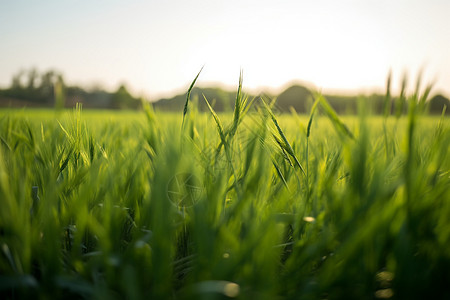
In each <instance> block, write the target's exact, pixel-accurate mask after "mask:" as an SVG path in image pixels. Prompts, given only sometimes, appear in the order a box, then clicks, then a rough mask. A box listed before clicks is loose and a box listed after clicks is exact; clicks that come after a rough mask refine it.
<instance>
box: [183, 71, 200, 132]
mask: <svg viewBox="0 0 450 300" xmlns="http://www.w3.org/2000/svg"><path fill="white" fill-rule="evenodd" d="M202 70H203V67H201V69H200V71H199V72H198V74H197V76H195V78H194V80H193V81H192V83H191V85H190V86H189V89H188V92H187V95H186V102H185V103H184V108H183V120H182V121H181V128H182V129H184V119H185V117H186V114H187V111H188V105H189V102H190V99H191V91H192V89H193V88H194V85H195V82H196V81H197V78H198V77H199V76H200V73H201V72H202Z"/></svg>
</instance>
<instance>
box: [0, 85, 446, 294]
mask: <svg viewBox="0 0 450 300" xmlns="http://www.w3.org/2000/svg"><path fill="white" fill-rule="evenodd" d="M426 95H427V93H426V92H425V93H424V95H422V94H420V93H416V94H414V95H411V96H408V97H405V96H402V97H403V98H402V97H400V99H396V101H404V104H405V105H406V106H407V107H408V109H407V110H408V113H407V114H406V115H401V114H395V112H394V113H392V114H391V113H390V112H387V113H386V114H385V115H384V116H372V115H370V111H369V109H366V108H365V105H364V101H361V105H360V109H359V110H360V112H359V115H357V116H338V115H337V114H336V113H334V111H333V109H332V108H331V107H330V106H329V105H328V103H327V101H326V99H324V98H323V97H321V96H320V95H317V96H316V99H315V102H314V105H313V106H312V107H311V108H310V114H309V115H302V116H300V115H297V114H295V113H294V112H293V113H292V114H289V115H279V114H277V113H276V112H274V110H273V106H272V105H273V102H272V100H271V99H264V100H261V99H257V100H255V101H253V102H252V99H247V98H245V97H244V96H243V95H242V93H241V90H240V87H239V89H238V92H237V97H236V105H235V110H234V113H230V114H219V115H218V114H216V113H215V112H214V110H213V108H210V113H199V112H198V111H197V110H196V109H195V106H194V105H193V103H191V102H188V101H187V102H186V104H187V105H186V110H185V111H184V112H183V113H181V112H180V113H179V114H174V113H161V112H155V111H153V109H152V108H151V106H148V105H147V106H145V109H144V110H143V111H141V112H106V111H83V110H82V108H81V107H78V108H77V109H75V110H73V111H59V112H58V111H52V110H2V111H0V138H1V141H0V297H1V298H2V299H25V298H27V299H28V298H42V299H58V298H64V299H80V298H88V299H143V298H145V299H228V298H237V299H449V298H450V287H449V283H450V156H449V149H450V130H449V126H450V122H449V119H448V117H445V116H444V115H443V116H442V117H440V116H428V115H427V114H426V105H425V98H426ZM187 98H188V99H189V92H188V97H187ZM207 100H208V101H209V100H211V99H207ZM199 101H206V100H205V99H199Z"/></svg>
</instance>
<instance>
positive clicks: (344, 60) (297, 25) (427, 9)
mask: <svg viewBox="0 0 450 300" xmlns="http://www.w3.org/2000/svg"><path fill="white" fill-rule="evenodd" d="M449 11H450V2H449V1H445V0H427V1H425V0H409V1H406V0H398V1H387V0H381V1H380V0H378V1H371V0H364V1H356V0H354V1H349V0H344V1H333V0H319V1H285V0H280V1H276V2H275V1H265V0H259V1H250V0H238V1H237V0H236V1H235V0H231V1H217V0H210V1H199V0H194V1H181V0H172V1H139V0H131V1H126V2H125V1H103V0H100V1H85V0H77V1H75V0H69V1H55V0H49V1H39V2H37V1H25V0H18V1H1V2H0V66H1V68H0V89H2V93H1V95H0V97H2V98H1V100H0V101H1V102H2V105H3V106H8V105H9V106H14V105H20V103H22V104H23V103H25V104H26V105H28V106H34V105H37V106H40V105H42V104H43V103H44V104H45V103H47V104H48V105H50V104H49V103H50V102H51V101H50V100H48V99H49V97H50V96H49V95H54V90H53V89H54V88H55V86H61V87H63V88H64V89H65V93H66V95H68V98H67V99H66V100H67V103H66V104H65V105H66V106H70V103H72V102H73V103H75V102H77V101H78V102H84V103H85V105H86V107H89V105H90V104H91V106H93V107H112V108H134V106H138V105H139V104H138V103H139V101H140V100H139V99H141V98H144V99H146V100H149V101H153V102H155V101H158V100H160V99H162V98H172V97H176V96H177V95H180V94H182V93H185V92H186V89H187V87H188V86H189V84H190V82H191V81H192V80H193V79H194V77H195V76H196V74H197V73H198V71H199V70H200V68H201V67H202V66H204V69H203V71H202V74H201V75H200V77H199V81H198V84H197V85H198V86H201V87H203V88H212V87H214V88H219V89H220V90H221V91H222V90H224V91H228V90H230V89H232V90H234V89H235V88H236V86H237V83H238V78H239V72H240V70H241V69H242V70H243V71H244V88H245V90H246V91H247V92H249V93H252V94H258V93H260V92H262V91H264V92H266V93H268V94H271V95H279V94H280V93H282V92H283V91H286V89H288V88H289V87H292V86H304V87H307V88H308V89H312V90H319V91H322V92H324V93H327V94H333V95H337V96H344V95H346V96H347V95H356V94H366V95H371V94H382V93H384V91H385V86H386V79H387V76H388V74H389V72H390V71H392V89H393V92H394V93H395V92H398V91H399V89H400V87H401V81H402V80H403V78H404V77H405V76H407V78H408V83H409V85H408V86H409V87H410V88H411V89H412V88H414V87H415V83H416V80H417V77H418V76H419V74H422V83H423V85H427V84H429V83H433V84H434V85H433V86H434V88H433V92H432V94H433V95H442V97H448V96H449V95H450V58H449V57H448V53H449V49H450V26H448V25H449V24H448V12H449ZM5 91H7V92H5ZM8 91H9V92H8ZM27 93H28V94H27ZM30 95H34V96H33V97H34V98H36V99H37V98H39V97H40V98H39V99H40V100H39V99H38V100H36V99H31V98H33V97H32V96H30ZM114 97H115V98H114ZM45 99H47V100H45ZM124 99H125V100H124ZM21 101H22V102H21ZM23 101H25V102H23ZM33 101H34V102H33ZM39 101H40V102H39ZM45 101H47V102H45ZM94 102H95V103H94ZM125 102H126V103H127V104H126V105H125V104H124V103H125Z"/></svg>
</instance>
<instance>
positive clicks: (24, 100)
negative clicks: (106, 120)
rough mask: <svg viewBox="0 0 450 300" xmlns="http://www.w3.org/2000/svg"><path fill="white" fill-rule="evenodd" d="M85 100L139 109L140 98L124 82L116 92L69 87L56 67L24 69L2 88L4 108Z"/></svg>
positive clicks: (93, 105)
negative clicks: (42, 69)
mask: <svg viewBox="0 0 450 300" xmlns="http://www.w3.org/2000/svg"><path fill="white" fill-rule="evenodd" d="M76 103H82V104H83V107H85V108H102V109H139V108H140V107H141V99H140V98H138V97H134V96H133V95H131V94H130V92H129V91H128V89H127V88H126V86H125V85H124V84H122V85H120V86H119V88H118V89H117V90H116V91H114V92H107V91H105V90H103V89H101V88H96V89H94V90H91V91H87V90H85V89H83V88H81V87H79V86H69V85H67V84H66V82H65V81H64V78H63V75H62V74H61V73H60V72H58V71H56V70H48V71H45V72H39V71H38V70H37V69H36V68H31V69H29V70H21V71H19V72H17V73H16V74H14V75H13V77H12V80H11V85H10V86H9V87H8V88H6V89H3V90H0V106H2V107H23V106H27V107H56V108H58V107H59V108H63V107H66V108H70V107H74V106H75V105H76Z"/></svg>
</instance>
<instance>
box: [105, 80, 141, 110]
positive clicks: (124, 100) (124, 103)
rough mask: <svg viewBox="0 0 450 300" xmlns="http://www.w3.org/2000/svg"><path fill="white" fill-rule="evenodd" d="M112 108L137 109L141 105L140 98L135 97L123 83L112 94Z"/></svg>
mask: <svg viewBox="0 0 450 300" xmlns="http://www.w3.org/2000/svg"><path fill="white" fill-rule="evenodd" d="M111 100H112V101H111V102H112V108H115V109H137V108H139V107H140V103H141V102H140V100H139V99H136V98H134V97H133V96H132V95H131V94H130V93H129V92H128V90H127V88H126V87H125V85H124V84H121V85H120V87H119V88H118V89H117V91H116V92H115V93H114V94H113V95H112V99H111Z"/></svg>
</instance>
